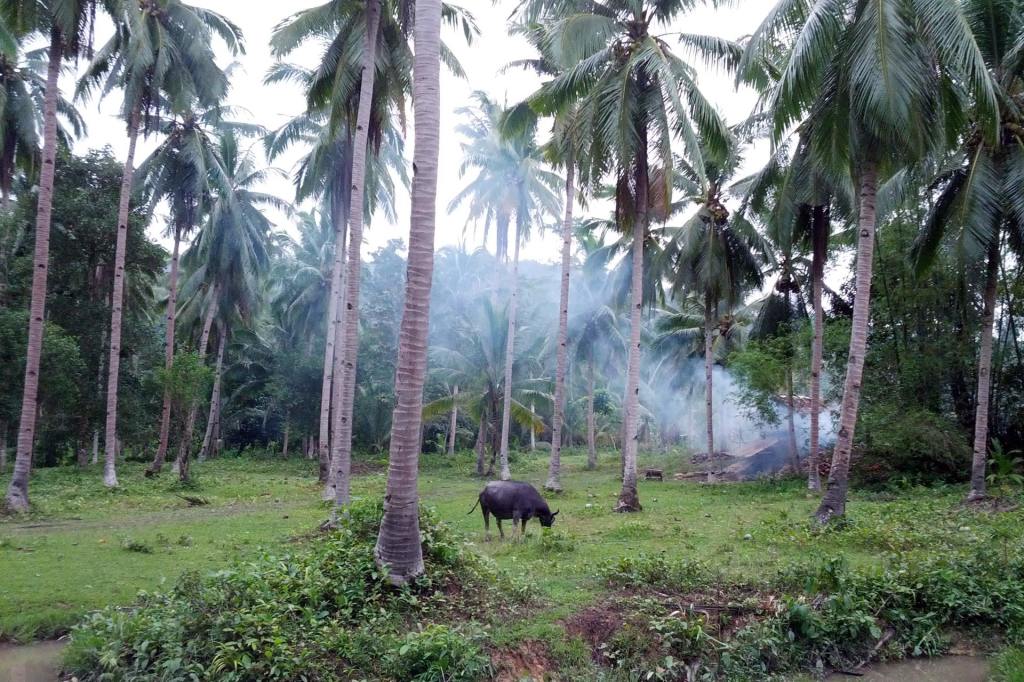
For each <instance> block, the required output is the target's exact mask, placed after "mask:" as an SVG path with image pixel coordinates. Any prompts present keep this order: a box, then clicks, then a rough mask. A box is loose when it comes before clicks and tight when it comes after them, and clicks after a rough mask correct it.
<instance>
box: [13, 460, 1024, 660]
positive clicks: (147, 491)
mask: <svg viewBox="0 0 1024 682" xmlns="http://www.w3.org/2000/svg"><path fill="white" fill-rule="evenodd" d="M613 457H614V456H613V455H610V454H609V455H606V456H605V458H604V459H603V461H602V465H601V466H600V467H599V468H598V470H597V471H585V470H584V469H583V461H584V460H583V457H582V456H579V455H575V454H569V455H568V456H567V457H566V458H565V462H564V474H563V484H564V485H565V488H566V492H564V493H562V494H559V495H549V496H548V498H549V501H550V502H551V505H552V508H553V509H555V508H557V509H560V510H561V514H560V515H559V517H558V521H557V523H556V525H555V529H554V530H555V532H554V533H553V534H551V535H549V536H548V537H547V538H546V539H545V540H544V541H542V540H541V530H540V527H539V525H537V524H536V522H533V523H532V524H531V525H530V526H529V527H528V535H527V538H526V539H525V541H519V540H515V539H507V540H505V541H500V540H498V539H497V537H496V536H497V533H496V532H495V539H493V540H492V541H491V542H484V538H483V523H482V519H481V516H480V513H479V512H478V511H477V512H474V513H473V514H471V515H467V512H468V511H469V509H470V508H471V507H472V506H473V504H474V502H475V498H476V494H477V493H478V491H479V490H480V488H481V481H479V480H478V479H476V478H474V477H473V476H471V475H470V472H471V471H472V464H471V461H470V459H469V454H468V453H466V454H463V455H459V456H457V457H456V458H455V459H454V460H448V459H446V458H443V457H438V456H426V457H425V458H424V463H423V471H422V474H421V479H420V484H421V492H422V496H423V500H424V502H425V503H426V504H428V505H431V506H433V507H435V508H436V509H437V512H438V514H439V516H440V517H441V518H442V519H444V520H445V521H447V522H448V523H450V524H451V525H452V526H453V527H454V528H456V529H457V530H458V531H459V532H460V533H461V534H463V535H464V537H465V538H466V540H467V541H469V542H471V543H473V546H474V548H475V549H476V550H477V551H479V552H482V553H484V554H486V555H488V556H490V557H492V558H493V559H494V560H495V561H496V562H497V564H498V565H499V566H500V567H501V568H504V569H506V570H508V571H509V572H511V573H514V574H516V575H519V576H521V577H526V578H527V579H528V580H529V582H531V583H532V584H533V585H535V587H536V588H537V590H538V591H539V595H540V597H541V599H540V603H541V604H543V607H542V608H540V609H537V610H536V611H535V612H534V613H533V615H532V616H531V617H530V618H527V619H524V620H522V621H520V622H517V623H511V624H508V625H507V627H503V628H500V629H499V630H498V631H497V632H495V633H494V635H495V638H496V641H497V642H499V643H500V642H501V641H502V640H503V639H507V640H508V641H512V640H514V639H521V638H523V637H528V638H529V637H538V638H544V637H545V635H546V634H548V633H550V632H551V630H550V629H551V628H554V627H557V626H558V623H559V621H561V620H562V619H564V618H566V617H567V616H569V615H571V614H572V613H573V612H575V611H578V610H580V609H582V608H583V607H584V606H586V605H587V604H590V603H593V602H595V601H597V600H599V599H600V598H601V595H602V592H603V591H604V590H606V589H607V588H606V587H605V586H604V585H603V583H602V582H601V581H599V580H598V579H597V577H596V573H597V568H598V566H599V565H600V564H601V563H602V562H606V561H609V560H614V559H617V558H620V557H628V556H637V555H639V554H643V553H646V554H656V553H659V552H664V553H665V554H666V555H668V556H669V557H672V558H687V559H697V560H701V561H704V562H706V563H707V564H709V565H710V566H712V567H713V568H715V569H717V570H720V571H721V572H722V573H724V574H728V575H737V574H742V575H745V576H751V577H758V576H761V575H765V576H767V575H769V574H770V573H771V572H772V571H773V570H775V569H776V568H778V567H780V566H782V565H785V564H788V563H792V562H794V561H801V560H816V559H820V558H823V557H826V556H832V555H838V554H842V555H844V556H845V557H847V559H848V560H849V561H850V562H851V563H854V564H859V565H866V564H871V563H878V562H881V561H883V560H884V558H885V557H886V555H887V554H888V553H890V552H908V551H909V552H919V553H921V554H922V555H926V554H928V553H933V552H942V551H945V550H946V549H948V548H964V547H967V548H969V547H971V546H972V545H979V546H980V545H981V544H982V543H989V544H990V543H993V542H1003V543H1010V544H1012V543H1020V542H1021V541H1022V540H1024V523H1022V521H1024V512H1022V511H1021V510H1019V509H1018V510H1014V511H1009V512H1003V513H999V514H990V513H986V512H978V511H972V510H966V509H964V508H963V507H961V506H960V504H959V502H960V499H961V496H962V495H963V491H962V490H960V489H959V488H952V487H951V488H938V489H935V488H931V489H922V488H912V489H907V490H900V491H894V492H887V493H870V494H869V493H855V494H854V497H853V500H852V502H851V504H850V506H849V510H848V511H849V521H848V522H847V524H846V525H845V527H844V528H843V529H842V530H841V532H831V531H830V532H819V531H816V530H814V529H813V528H812V526H811V525H810V524H809V523H808V518H809V515H810V513H811V511H812V510H813V508H814V505H815V501H814V500H813V499H811V498H809V497H808V495H807V493H806V491H805V490H804V489H803V485H802V483H801V482H799V481H789V482H781V483H768V482H765V483H745V484H731V485H722V486H706V485H701V484H697V483H691V482H680V481H674V480H666V481H664V482H646V481H643V482H641V484H640V495H641V501H642V503H643V505H644V511H643V512H642V513H639V514H632V515H621V514H615V513H612V512H611V508H612V506H613V504H614V502H615V495H616V492H617V490H618V481H617V477H616V474H617V468H618V467H617V460H615V459H613ZM644 461H645V462H646V463H649V464H658V465H661V466H664V467H665V469H666V471H677V470H679V469H680V468H682V467H683V457H682V455H676V456H674V457H666V456H657V457H655V456H648V457H645V459H644ZM359 470H360V471H361V472H362V473H360V474H359V475H358V476H357V477H356V479H355V482H354V486H353V492H354V495H355V496H356V497H365V496H380V495H381V494H382V492H383V488H384V477H385V471H384V468H383V463H382V462H373V463H360V466H359ZM513 470H514V471H515V472H516V477H517V478H519V479H522V480H526V481H530V482H531V483H533V484H534V485H536V486H537V487H538V488H540V486H541V484H542V483H543V480H544V478H545V475H546V461H545V459H544V457H543V456H542V455H541V454H540V453H538V454H537V455H536V456H534V457H530V456H527V455H520V456H519V457H518V458H517V460H516V461H515V462H514V464H513ZM196 473H197V477H198V480H197V483H196V485H195V486H193V487H191V488H189V489H188V490H182V489H180V488H179V486H178V485H177V484H175V483H174V481H173V477H172V476H171V475H170V474H169V473H168V474H165V475H164V476H163V477H162V478H160V479H156V480H149V479H145V478H144V477H143V476H142V466H141V465H138V464H128V465H125V466H124V467H122V470H121V472H120V480H121V487H120V488H119V489H117V490H114V491H108V490H106V489H105V488H104V487H103V485H102V483H101V480H100V472H99V470H98V469H89V470H85V471H78V470H75V469H71V468H67V469H42V470H39V471H37V472H36V473H35V476H34V479H33V482H32V499H33V503H34V511H33V513H32V514H31V515H30V516H28V517H18V518H11V517H8V518H4V519H2V520H0V594H2V595H3V599H0V637H2V638H3V639H15V640H31V639H42V638H48V637H52V636H54V635H56V634H59V633H61V632H63V631H65V630H67V629H68V628H69V627H70V626H71V625H72V624H73V623H74V622H75V621H76V619H77V618H78V617H79V616H80V615H81V614H82V613H84V612H86V611H89V610H92V609H96V608H99V607H103V606H106V605H119V604H127V603H129V602H131V601H132V599H133V597H134V596H135V594H136V593H137V592H138V591H139V590H147V591H153V590H159V589H161V587H163V586H167V585H169V583H170V582H171V581H173V580H174V579H175V578H176V577H177V576H178V575H180V574H181V573H182V572H183V571H186V570H191V569H198V570H215V569H217V568H218V567H222V566H225V565H227V564H229V563H231V562H232V561H235V560H239V559H243V560H244V559H245V558H246V557H251V556H255V555H256V554H257V553H259V552H260V551H261V549H266V550H271V551H273V550H275V549H277V548H280V547H282V545H283V543H291V542H309V541H311V540H309V539H306V538H304V536H306V535H308V533H309V532H310V531H311V530H313V529H315V528H316V527H317V526H318V524H319V523H320V522H321V521H323V520H324V519H325V518H327V514H328V511H329V510H328V508H327V507H326V506H325V505H324V504H323V503H322V502H321V501H320V495H319V488H318V486H317V484H316V481H315V472H314V466H313V463H312V462H308V461H302V460H291V461H287V462H282V461H278V460H270V459H260V458H256V459H252V458H244V459H242V458H226V459H220V460H216V461H212V462H207V463H204V464H202V465H199V466H197V467H196ZM0 483H3V484H6V480H4V479H0ZM179 495H188V496H198V497H202V498H204V499H206V500H208V501H209V504H208V505H203V506H195V507H193V506H189V504H188V502H187V501H185V500H184V499H182V498H181V497H179ZM509 525H510V524H509ZM494 530H495V529H493V527H492V531H494ZM510 530H511V529H510V528H509V527H508V525H507V526H506V534H507V535H511V533H510V532H509V531H510Z"/></svg>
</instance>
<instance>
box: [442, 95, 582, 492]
mask: <svg viewBox="0 0 1024 682" xmlns="http://www.w3.org/2000/svg"><path fill="white" fill-rule="evenodd" d="M473 99H474V100H475V103H476V106H475V107H473V108H462V109H460V110H459V111H458V113H460V114H461V115H463V116H465V117H468V118H469V123H467V124H463V125H460V126H458V127H457V128H456V130H457V132H459V133H461V134H462V136H463V137H464V138H465V139H466V141H465V142H464V143H463V145H462V152H463V155H464V157H465V159H464V161H463V163H462V167H461V168H460V172H461V173H463V174H464V173H465V172H466V171H467V170H469V169H470V168H473V169H475V171H476V175H475V176H474V177H473V179H472V180H471V181H470V182H469V184H468V185H466V187H464V188H463V189H462V190H461V191H460V192H459V193H458V194H457V195H456V196H455V198H454V199H452V201H451V203H449V205H448V210H449V212H451V211H453V210H455V209H456V208H458V207H459V206H460V205H461V204H462V203H463V202H467V203H468V205H469V214H470V215H469V220H470V221H471V222H472V221H476V220H478V219H482V220H483V222H484V231H485V236H486V232H487V229H488V227H489V226H490V225H491V224H492V222H493V224H494V225H495V226H496V228H497V230H496V233H497V248H496V256H497V258H498V260H499V261H500V260H503V259H507V257H508V232H509V227H510V226H512V225H513V224H514V225H515V233H514V235H513V239H514V240H515V242H514V246H513V257H512V273H511V282H510V287H511V296H510V299H509V301H510V302H509V314H508V340H507V341H506V344H505V381H504V387H505V395H504V398H503V400H502V413H501V414H502V417H501V434H500V438H501V451H500V455H499V460H500V462H501V474H500V475H501V479H502V480H506V481H507V480H508V479H510V478H512V472H511V471H510V470H509V466H508V442H509V430H510V428H511V424H512V409H511V403H512V393H511V391H512V381H511V376H512V360H513V358H514V354H515V335H516V307H517V298H518V290H519V287H518V271H519V248H520V246H521V245H522V243H523V242H524V241H525V240H526V239H528V238H529V231H530V227H531V226H532V225H533V224H535V223H536V224H538V225H543V221H544V219H545V218H547V217H555V216H557V215H558V213H559V209H560V202H559V194H558V193H559V186H560V185H561V184H562V181H561V179H560V178H559V177H558V176H557V175H556V174H555V173H554V172H552V171H550V170H547V168H545V167H544V165H543V159H542V152H541V149H540V147H539V146H538V145H537V143H536V141H535V134H536V126H535V125H532V126H527V127H526V128H525V129H523V130H521V131H518V132H517V133H515V134H513V135H511V136H508V135H503V134H502V131H501V129H500V128H501V117H502V116H503V115H504V111H503V109H502V108H501V107H499V106H498V105H497V104H495V103H494V102H493V101H492V100H491V99H490V98H489V97H487V95H485V94H484V93H482V92H475V93H473ZM485 238H486V237H485Z"/></svg>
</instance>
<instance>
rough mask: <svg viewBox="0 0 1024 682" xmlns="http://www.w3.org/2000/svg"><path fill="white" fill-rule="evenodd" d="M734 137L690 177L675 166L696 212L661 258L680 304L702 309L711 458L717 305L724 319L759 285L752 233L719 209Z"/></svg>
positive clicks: (734, 153) (733, 159) (731, 166)
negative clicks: (720, 155)
mask: <svg viewBox="0 0 1024 682" xmlns="http://www.w3.org/2000/svg"><path fill="white" fill-rule="evenodd" d="M737 146H738V143H737V142H736V140H735V138H733V139H732V140H731V142H730V149H729V153H728V154H727V155H726V156H725V158H724V159H721V160H716V159H713V158H712V157H711V156H710V155H704V161H705V167H704V169H703V172H702V173H698V172H696V171H695V170H694V169H693V167H692V166H689V165H688V164H686V162H685V161H683V160H680V161H679V167H680V169H681V172H682V175H683V176H684V177H685V178H686V179H687V180H689V182H690V183H692V184H693V185H694V188H695V189H696V191H695V192H694V194H695V197H696V201H697V202H698V203H699V207H698V209H697V211H695V212H694V214H693V215H692V216H691V217H690V218H689V220H688V221H687V222H686V224H685V225H683V226H682V227H681V228H679V229H678V230H675V231H673V235H672V238H671V240H670V242H669V245H668V246H667V247H666V255H665V257H666V258H668V259H669V261H670V262H672V263H673V265H674V268H673V270H674V272H675V277H674V281H673V284H674V287H675V294H676V297H677V298H678V299H680V300H682V299H683V298H685V297H686V295H687V294H688V293H689V292H693V293H696V294H697V295H699V296H700V297H701V298H702V299H703V300H702V306H703V310H704V381H705V396H704V405H705V420H706V431H707V448H708V449H707V452H708V455H709V456H714V454H715V431H714V401H713V394H714V386H713V379H712V376H713V373H712V368H713V366H714V362H715V356H714V340H715V334H716V331H717V330H718V329H719V328H720V327H721V324H720V322H721V316H722V315H721V311H720V308H719V306H720V305H725V306H726V308H727V310H726V311H725V314H726V315H727V316H728V315H729V313H731V309H732V308H733V307H734V306H736V305H737V304H738V303H740V302H741V300H742V297H743V295H744V294H745V293H746V292H748V291H750V290H751V289H755V288H758V287H760V286H761V281H762V279H761V271H760V268H759V267H758V263H757V258H756V256H755V254H754V251H753V249H752V248H751V244H752V243H753V242H755V241H757V240H758V236H757V235H756V233H755V232H754V230H753V228H752V227H751V226H750V224H749V223H747V222H746V221H745V220H743V219H742V216H738V217H737V219H735V220H732V221H730V219H729V210H728V209H727V208H726V207H725V204H724V200H725V193H726V189H727V188H726V183H727V182H728V181H729V179H730V177H731V176H732V174H733V173H734V172H735V170H736V168H737V166H738V165H739V163H740V156H739V153H738V149H737Z"/></svg>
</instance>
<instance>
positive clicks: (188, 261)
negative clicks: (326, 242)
mask: <svg viewBox="0 0 1024 682" xmlns="http://www.w3.org/2000/svg"><path fill="white" fill-rule="evenodd" d="M217 155H218V157H219V159H220V161H221V163H222V165H223V170H224V173H225V175H226V178H227V181H228V186H227V187H225V188H222V189H221V190H220V191H219V192H218V193H217V194H216V195H215V196H214V198H213V200H212V202H211V204H210V213H209V217H208V218H207V220H206V223H205V224H204V226H203V228H202V229H201V230H200V232H199V234H198V235H197V236H196V239H195V241H194V242H193V244H192V246H191V247H190V248H189V250H188V251H186V252H185V254H184V255H183V257H182V259H181V262H182V266H183V267H184V268H185V270H186V271H187V272H189V273H190V274H189V277H187V278H186V279H185V281H184V283H183V284H182V287H181V293H182V295H183V296H187V295H188V294H189V293H191V292H196V293H201V292H206V294H207V295H206V297H205V298H206V301H205V307H206V321H205V322H204V325H203V333H202V336H201V340H200V344H199V354H200V355H204V356H205V355H206V352H207V340H208V339H209V335H210V324H211V322H212V321H213V320H214V318H215V317H216V316H217V315H218V311H220V319H219V320H218V321H219V327H220V329H221V330H222V331H221V334H222V343H223V339H224V338H226V334H227V329H228V328H229V327H230V325H229V324H228V320H229V319H231V318H232V317H234V318H236V319H239V320H241V321H242V322H243V323H250V322H251V320H252V317H253V315H254V314H255V312H256V309H257V307H258V306H259V301H260V298H261V295H262V293H263V289H264V286H263V280H264V277H265V275H266V273H267V271H268V270H269V268H270V260H271V259H270V248H271V245H270V238H271V231H272V229H273V225H272V223H271V222H270V220H269V219H268V218H267V217H266V215H265V214H264V209H266V208H274V209H277V210H280V211H284V212H289V211H290V210H291V207H290V205H288V204H287V203H286V202H284V201H282V200H281V199H279V198H277V197H275V196H274V195H272V194H268V193H266V192H261V191H259V190H258V189H256V188H257V187H258V186H259V185H261V184H262V183H263V182H264V181H265V180H266V179H267V177H268V176H269V175H270V171H268V170H267V169H263V168H260V167H259V166H258V165H257V162H256V159H255V158H254V156H253V153H252V150H251V149H249V150H243V149H242V148H241V147H240V139H239V135H238V133H237V132H235V131H232V130H230V129H229V130H227V131H225V132H224V133H223V134H222V135H221V136H220V139H219V140H218V142H217ZM197 299H201V297H198V296H197ZM187 310H188V306H187V304H186V306H184V307H183V309H182V312H183V313H185V312H187ZM214 406H215V402H214V401H212V400H211V402H210V417H211V419H212V417H213V409H214ZM197 409H198V405H197V404H196V403H192V405H191V406H190V408H189V414H188V417H187V419H186V421H185V432H184V437H183V438H182V440H181V442H180V443H179V445H178V457H177V465H176V466H177V469H178V472H179V475H180V476H181V477H182V479H183V480H185V478H186V477H187V476H188V467H187V462H188V458H189V449H190V448H191V446H192V430H193V428H194V427H195V421H196V411H197Z"/></svg>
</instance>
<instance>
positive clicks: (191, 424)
mask: <svg viewBox="0 0 1024 682" xmlns="http://www.w3.org/2000/svg"><path fill="white" fill-rule="evenodd" d="M216 313H217V287H216V285H215V286H214V288H213V296H212V300H211V301H210V306H209V308H208V309H207V311H206V319H205V321H204V322H203V332H202V335H201V336H200V342H199V353H200V356H202V357H206V351H207V350H208V349H209V347H210V330H211V329H212V328H213V318H214V316H215V315H216ZM225 338H226V337H225V335H224V331H223V330H221V332H220V345H221V346H223V345H224V339H225ZM218 352H219V351H218ZM198 416H199V404H198V403H197V402H195V401H193V403H191V404H190V406H188V416H187V417H186V418H185V429H184V434H183V435H182V436H181V442H179V443H178V457H177V459H176V460H175V468H176V469H177V470H178V475H179V476H180V477H181V480H188V459H189V454H190V451H191V436H193V432H194V431H195V429H196V418H197V417H198Z"/></svg>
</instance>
